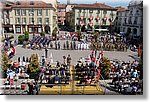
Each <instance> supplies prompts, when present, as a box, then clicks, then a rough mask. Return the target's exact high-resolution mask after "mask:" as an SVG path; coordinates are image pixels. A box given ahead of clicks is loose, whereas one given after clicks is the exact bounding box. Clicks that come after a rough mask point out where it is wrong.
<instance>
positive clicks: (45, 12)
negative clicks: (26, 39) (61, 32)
mask: <svg viewBox="0 0 150 102" xmlns="http://www.w3.org/2000/svg"><path fill="white" fill-rule="evenodd" d="M5 7H6V8H8V7H7V5H5ZM4 11H6V9H5V8H4V10H3V15H4V16H5V12H4ZM7 11H8V10H7ZM55 11H56V10H55V9H54V8H53V7H52V5H51V4H47V3H45V2H43V1H21V2H20V1H17V2H15V3H14V4H12V5H11V6H9V12H8V15H9V16H8V18H9V23H7V24H6V23H5V22H3V26H4V27H3V28H4V31H6V33H7V31H9V30H10V31H9V32H12V33H20V34H22V33H24V32H25V31H28V32H29V33H35V34H38V33H41V32H45V33H49V34H52V31H53V29H54V28H55V27H56V26H57V24H56V19H57V15H56V12H55ZM4 18H5V17H4ZM4 21H5V20H4ZM8 29H9V30H8Z"/></svg>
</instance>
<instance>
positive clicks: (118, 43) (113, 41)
mask: <svg viewBox="0 0 150 102" xmlns="http://www.w3.org/2000/svg"><path fill="white" fill-rule="evenodd" d="M91 47H92V48H94V49H95V48H97V49H99V50H102V49H103V50H105V51H127V49H128V45H127V43H126V40H125V39H124V38H121V37H117V36H114V35H105V36H100V37H99V39H98V41H97V42H93V43H92V45H91Z"/></svg>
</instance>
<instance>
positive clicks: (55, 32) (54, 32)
mask: <svg viewBox="0 0 150 102" xmlns="http://www.w3.org/2000/svg"><path fill="white" fill-rule="evenodd" d="M57 31H58V29H57V27H55V29H54V30H53V33H52V36H54V37H56V36H57Z"/></svg>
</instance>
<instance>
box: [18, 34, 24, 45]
mask: <svg viewBox="0 0 150 102" xmlns="http://www.w3.org/2000/svg"><path fill="white" fill-rule="evenodd" d="M23 41H24V35H19V36H18V43H19V44H23Z"/></svg>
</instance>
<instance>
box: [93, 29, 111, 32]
mask: <svg viewBox="0 0 150 102" xmlns="http://www.w3.org/2000/svg"><path fill="white" fill-rule="evenodd" d="M95 31H98V32H108V31H109V30H108V29H95Z"/></svg>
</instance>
